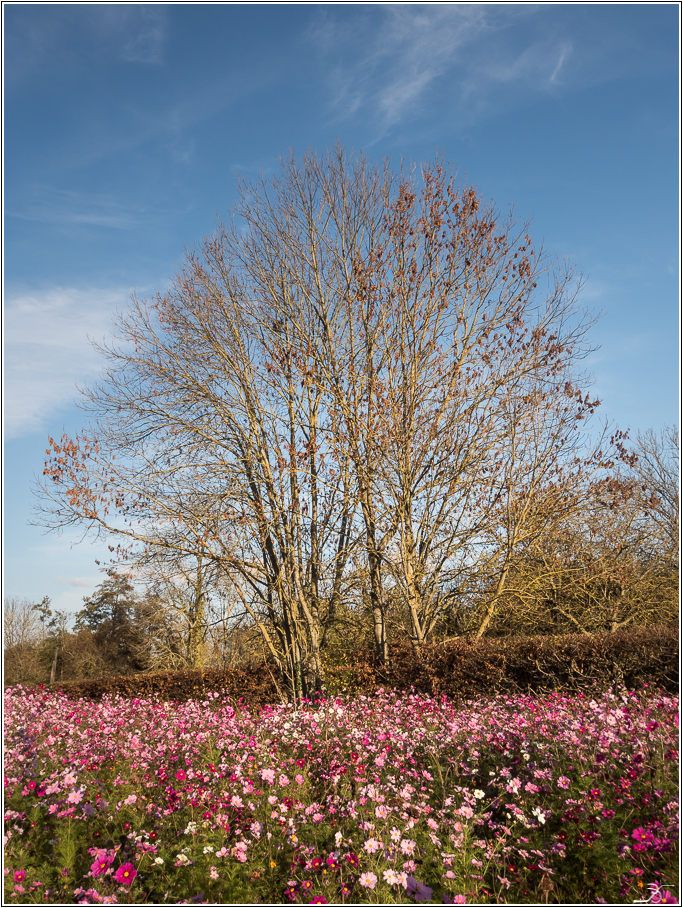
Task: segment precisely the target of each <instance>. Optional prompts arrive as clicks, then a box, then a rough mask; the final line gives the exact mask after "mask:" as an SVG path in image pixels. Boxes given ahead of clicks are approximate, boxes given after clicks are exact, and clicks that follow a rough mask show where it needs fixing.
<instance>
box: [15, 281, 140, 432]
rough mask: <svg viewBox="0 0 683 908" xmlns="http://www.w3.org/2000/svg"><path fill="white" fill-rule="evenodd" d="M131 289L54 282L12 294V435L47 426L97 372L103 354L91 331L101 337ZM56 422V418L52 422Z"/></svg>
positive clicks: (106, 331)
mask: <svg viewBox="0 0 683 908" xmlns="http://www.w3.org/2000/svg"><path fill="white" fill-rule="evenodd" d="M129 296H130V290H129V289H122V288H113V289H89V290H87V289H86V290H84V289H69V288H55V289H52V290H47V291H45V292H42V293H41V292H29V293H23V294H15V295H11V294H8V295H7V299H6V303H5V348H4V372H5V382H4V424H5V433H6V435H7V437H8V438H18V437H20V436H22V435H25V434H28V433H30V432H35V431H37V430H39V429H41V428H43V427H45V426H47V420H48V417H54V414H55V412H56V411H57V412H58V411H59V410H60V409H62V408H64V407H67V406H69V405H70V404H71V402H72V401H73V399H74V398H75V397H76V395H77V390H76V384H77V383H78V384H82V383H84V382H86V381H88V380H89V379H92V378H94V377H96V376H97V375H98V374H99V370H100V368H101V365H102V363H101V359H100V357H99V355H98V354H97V353H96V352H95V351H94V350H93V348H92V346H91V344H90V341H89V340H88V337H91V338H93V339H94V340H101V339H102V338H103V337H105V335H106V334H107V333H108V331H109V329H110V327H111V324H112V319H113V316H114V314H115V312H116V310H117V309H123V308H125V306H126V304H127V301H128V299H129ZM53 428H54V424H53Z"/></svg>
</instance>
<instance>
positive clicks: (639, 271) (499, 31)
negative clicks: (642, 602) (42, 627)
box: [4, 3, 679, 610]
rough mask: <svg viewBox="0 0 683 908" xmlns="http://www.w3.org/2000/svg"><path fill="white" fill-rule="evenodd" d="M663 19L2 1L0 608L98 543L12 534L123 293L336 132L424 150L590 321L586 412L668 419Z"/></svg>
mask: <svg viewBox="0 0 683 908" xmlns="http://www.w3.org/2000/svg"><path fill="white" fill-rule="evenodd" d="M678 17H679V11H678V5H677V4H674V3H670V4H642V5H641V4H635V5H634V4H631V5H620V4H610V5H597V4H596V5H591V4H586V5H583V4H578V5H565V4H548V5H519V6H518V5H508V4H500V5H487V4H481V5H478V4H445V3H442V4H438V5H399V6H394V5H363V4H361V5H334V4H332V5H314V4H310V5H293V6H290V5H277V4H276V5H251V6H249V5H192V4H189V5H185V4H179V5H170V6H163V5H153V6H145V5H133V4H123V5H104V4H100V5H67V4H64V5H62V4H44V5H40V4H6V5H5V6H4V38H5V47H4V55H5V62H4V86H5V96H4V103H5V123H4V127H5V130H4V136H5V145H4V225H5V232H4V290H5V305H4V329H5V330H4V593H5V595H12V596H27V597H30V598H34V599H36V600H40V599H41V598H42V597H43V596H45V595H49V596H50V597H51V599H52V601H53V604H54V605H55V606H57V607H58V608H66V609H69V610H70V609H75V608H78V607H80V604H81V600H82V597H83V596H85V595H89V594H90V593H91V592H92V591H93V589H94V588H95V586H96V585H97V584H98V583H99V582H100V581H101V579H102V578H101V575H100V574H99V573H98V568H97V566H96V564H95V559H96V558H98V557H99V558H102V548H103V547H102V546H101V545H99V546H95V545H92V544H90V543H88V542H83V543H82V544H75V543H77V541H78V539H79V538H80V534H78V533H76V532H70V533H65V534H64V535H62V536H61V537H59V536H56V535H53V534H50V535H44V534H43V532H42V531H41V530H40V529H39V528H37V527H34V526H30V525H29V523H28V521H29V520H30V519H31V505H32V502H33V499H32V495H31V492H30V487H31V484H32V479H33V476H34V474H40V473H41V471H42V465H43V458H44V451H45V447H46V440H47V436H48V434H52V435H59V434H61V432H62V431H63V430H66V431H68V432H72V433H73V432H75V431H76V430H77V429H78V428H79V427H80V426H81V424H82V414H81V413H80V412H79V411H78V409H77V408H76V407H75V406H74V398H75V397H76V396H77V391H76V385H77V384H84V383H86V382H88V381H89V380H92V379H93V378H95V377H96V376H97V374H98V369H99V362H98V359H97V356H96V355H95V354H94V353H93V352H92V351H91V349H90V347H89V343H88V336H90V337H94V338H98V339H101V338H103V337H105V336H106V334H107V332H108V330H109V327H110V324H111V319H112V316H113V314H114V312H115V311H116V310H117V308H119V309H120V308H125V307H126V305H127V302H128V299H129V297H130V294H131V291H132V290H133V289H135V290H136V291H137V292H138V293H139V294H145V293H148V292H151V291H153V290H154V289H156V288H158V287H162V286H163V285H164V284H165V282H166V281H167V280H168V278H169V277H170V276H171V275H172V274H173V272H174V269H175V267H176V265H177V264H179V263H180V261H181V260H182V256H183V252H184V249H185V248H186V247H189V246H191V245H192V244H193V243H194V242H195V241H196V240H198V239H200V238H201V237H202V236H204V235H206V234H207V233H210V232H211V231H212V229H213V225H214V222H215V219H216V216H217V215H218V216H221V217H225V216H226V215H227V214H228V210H229V206H230V205H231V204H233V203H234V201H235V198H236V181H237V178H238V176H239V175H240V174H243V175H244V176H245V177H246V178H247V179H248V178H253V177H257V176H258V175H259V174H260V173H264V174H266V175H269V174H271V173H276V172H277V158H278V155H287V154H288V152H289V150H290V149H292V150H293V151H294V152H295V153H296V154H297V155H301V154H303V153H304V152H305V151H306V150H307V149H309V148H313V149H316V150H317V151H323V150H324V149H325V148H327V147H329V146H332V145H333V144H334V143H335V141H336V140H337V139H339V140H340V141H341V142H342V143H343V144H344V145H345V146H346V148H347V149H348V150H355V151H358V150H362V151H363V152H364V153H365V154H366V155H367V156H368V157H369V158H371V159H376V160H380V159H381V158H382V157H383V156H385V155H390V156H391V157H392V160H393V161H394V162H396V164H398V163H399V161H400V160H401V158H404V159H407V160H411V161H420V160H426V159H429V158H432V157H433V156H434V155H435V153H436V152H437V150H438V152H439V153H440V152H443V153H444V154H445V156H446V158H447V159H448V160H449V161H451V162H452V163H453V164H454V165H455V166H456V167H457V168H458V169H459V172H460V175H461V176H462V177H464V178H466V179H467V180H468V181H469V182H470V183H472V184H474V185H475V186H476V187H477V188H478V190H479V192H480V193H482V194H483V195H484V196H486V197H488V198H490V197H493V199H494V200H495V201H496V203H497V204H498V206H499V207H500V208H501V209H502V210H503V211H506V210H507V208H508V206H509V205H514V207H515V210H516V212H517V213H518V215H519V216H520V217H522V218H526V217H528V216H531V217H532V218H533V227H532V236H533V237H534V241H535V242H538V240H539V239H542V240H543V241H544V243H545V245H546V247H547V249H548V250H549V251H550V252H551V253H553V254H554V255H557V256H558V257H559V258H564V257H567V258H569V259H571V260H573V261H575V262H576V265H577V267H578V269H579V270H580V271H582V272H583V274H584V276H585V278H586V284H585V287H584V290H583V294H582V301H583V302H584V304H585V306H586V307H588V308H590V309H592V310H594V311H596V312H601V313H602V318H601V320H600V321H599V323H598V324H597V325H596V327H595V329H594V331H593V335H592V338H593V341H594V343H595V344H596V345H599V346H600V349H599V350H598V351H597V352H596V353H595V354H593V356H592V357H591V360H590V363H589V366H590V369H591V371H592V372H593V374H594V376H595V386H594V390H595V392H596V393H597V396H598V397H599V398H600V399H601V400H602V401H603V407H602V408H601V409H602V411H603V414H602V415H603V416H604V417H606V418H608V419H609V420H611V421H614V422H615V423H616V424H617V425H618V426H619V427H620V428H626V427H630V428H631V431H632V432H635V431H637V430H639V429H640V430H643V429H647V428H650V427H652V428H655V429H659V428H661V427H663V426H664V425H665V424H673V423H677V421H678V413H679V403H678V361H679V360H678V334H679V331H678V328H679V260H678V247H679V230H678V227H679V204H678V200H679V184H678V135H679V127H678V59H679V55H678V35H679V22H678Z"/></svg>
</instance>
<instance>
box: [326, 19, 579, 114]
mask: <svg viewBox="0 0 683 908" xmlns="http://www.w3.org/2000/svg"><path fill="white" fill-rule="evenodd" d="M534 16H535V12H534V9H533V8H531V9H529V8H525V7H518V6H511V7H500V6H489V5H485V4H448V5H446V4H444V5H443V6H424V7H416V6H393V5H391V6H386V7H381V8H379V9H375V8H373V9H372V10H371V11H370V12H368V13H366V19H367V21H366V23H365V25H366V26H367V27H363V25H362V24H361V23H359V21H358V16H355V17H354V18H353V19H352V20H345V19H343V18H342V17H339V16H337V14H336V13H335V11H334V10H332V11H330V12H327V11H326V12H325V13H324V14H323V18H322V19H321V20H320V21H319V22H318V23H317V24H316V26H315V27H314V28H313V29H312V30H311V32H310V35H309V39H310V40H311V42H313V43H315V45H316V46H317V47H318V48H319V50H320V52H321V54H324V55H325V57H326V58H327V59H328V60H331V61H333V62H332V65H331V68H330V76H329V88H330V93H331V94H330V106H331V110H332V111H333V113H334V114H335V115H336V116H337V117H343V118H347V117H351V116H354V115H356V114H360V113H364V114H366V115H371V116H372V117H373V119H374V121H375V122H376V124H377V128H378V129H379V130H380V131H382V132H386V131H387V130H388V129H390V128H391V127H392V126H394V125H396V124H398V123H400V122H402V121H405V120H407V119H410V118H411V117H415V116H417V115H419V114H420V113H421V112H422V110H423V108H424V107H425V105H427V104H428V103H429V102H430V97H431V95H432V93H435V92H445V93H447V103H448V104H449V105H450V106H451V108H452V107H453V105H455V106H456V108H458V109H459V110H460V112H462V111H463V109H467V110H468V111H469V112H471V111H472V109H481V106H482V102H483V101H484V99H485V98H486V97H487V96H489V95H490V94H491V93H492V92H494V91H495V89H496V87H499V86H502V85H511V84H516V85H520V86H524V87H525V88H528V89H531V90H543V89H545V88H548V87H550V86H552V85H556V84H557V83H558V81H559V77H560V73H561V72H562V70H563V67H564V66H565V63H566V60H567V58H568V56H569V54H570V52H571V49H572V47H571V42H569V41H567V40H566V39H565V40H561V39H560V38H559V37H554V36H553V35H550V36H544V35H542V34H539V33H538V29H537V28H533V27H529V28H527V29H524V28H519V27H517V26H519V25H520V24H523V23H526V24H527V25H535V24H537V23H536V22H535V19H534ZM440 98H441V100H443V94H442V95H440Z"/></svg>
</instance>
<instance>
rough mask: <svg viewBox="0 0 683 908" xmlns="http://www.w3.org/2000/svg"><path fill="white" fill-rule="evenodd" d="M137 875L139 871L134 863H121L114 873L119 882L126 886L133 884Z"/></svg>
mask: <svg viewBox="0 0 683 908" xmlns="http://www.w3.org/2000/svg"><path fill="white" fill-rule="evenodd" d="M137 875H138V872H137V870H136V869H135V867H133V865H132V864H121V866H120V867H119V869H118V870H117V871H116V873H115V874H114V879H115V880H116V882H117V883H123V885H124V886H132V884H133V880H134V879H135V877H136V876H137Z"/></svg>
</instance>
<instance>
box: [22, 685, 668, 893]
mask: <svg viewBox="0 0 683 908" xmlns="http://www.w3.org/2000/svg"><path fill="white" fill-rule="evenodd" d="M5 735H6V738H5V781H4V784H5V870H4V873H5V876H4V889H5V903H6V904H8V903H10V904H11V903H15V904H25V903H36V902H45V903H52V904H60V903H68V904H73V903H79V904H98V903H103V904H111V903H122V904H129V903H172V904H188V903H201V904H225V903H228V904H229V903H234V902H237V903H256V902H260V903H262V904H268V903H274V904H281V903H288V902H297V903H304V904H317V903H351V904H353V903H359V902H360V903H373V902H374V903H398V902H403V903H408V904H414V903H416V902H438V903H443V902H445V903H455V904H459V903H465V902H466V903H489V904H491V903H505V902H508V903H530V904H536V903H539V902H540V903H545V902H546V901H547V902H548V903H564V902H570V903H573V902H578V903H581V902H584V903H614V902H616V903H622V902H626V903H631V902H634V901H636V900H637V899H650V897H652V898H651V900H650V903H657V902H659V903H676V902H677V896H678V821H679V805H678V789H677V780H678V700H677V698H674V697H671V696H669V695H666V694H662V693H661V692H657V691H652V690H644V691H641V692H639V693H633V692H631V693H629V692H627V691H622V690H617V689H614V690H609V691H607V692H602V693H600V692H597V690H596V691H595V692H592V693H584V694H580V695H564V694H561V693H548V694H545V695H543V696H538V697H532V696H523V697H503V696H499V697H496V698H490V699H480V700H477V701H469V702H467V703H465V704H460V705H457V704H455V703H452V702H450V701H448V700H446V699H445V698H444V699H441V700H435V699H430V698H426V697H422V696H419V695H417V694H405V693H403V694H399V693H395V692H386V691H380V692H378V693H377V694H376V695H373V696H372V697H363V696H361V697H356V698H354V699H345V698H344V697H338V698H334V699H327V700H324V701H320V702H319V701H315V702H313V703H310V702H308V703H305V704H304V705H302V706H300V707H299V708H298V709H295V708H294V707H293V706H291V705H290V706H286V705H285V706H273V707H267V708H264V709H262V710H260V711H259V712H258V713H257V712H256V711H253V712H252V711H250V710H249V709H248V708H247V707H245V706H242V705H241V704H237V705H230V704H229V703H228V702H227V701H226V699H225V698H223V697H222V696H221V695H219V694H216V693H214V694H212V695H208V696H207V697H206V699H204V700H200V701H191V702H187V703H164V702H160V701H159V700H139V699H125V700H124V699H121V698H115V699H107V698H105V699H104V700H102V701H100V702H90V701H86V700H79V701H71V700H68V699H67V698H66V697H65V696H63V695H62V694H54V693H47V692H43V691H41V690H38V691H27V690H24V689H22V688H21V687H17V688H13V689H9V690H8V691H6V693H5Z"/></svg>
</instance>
